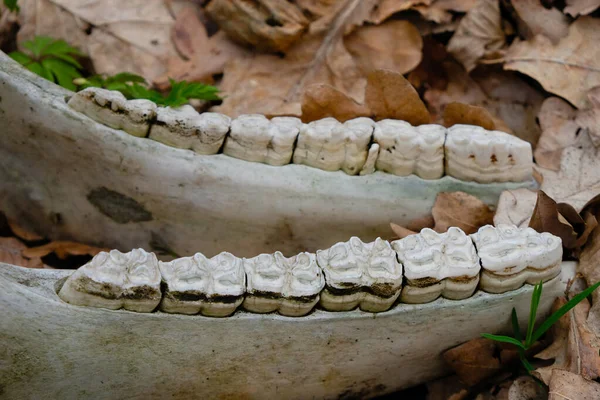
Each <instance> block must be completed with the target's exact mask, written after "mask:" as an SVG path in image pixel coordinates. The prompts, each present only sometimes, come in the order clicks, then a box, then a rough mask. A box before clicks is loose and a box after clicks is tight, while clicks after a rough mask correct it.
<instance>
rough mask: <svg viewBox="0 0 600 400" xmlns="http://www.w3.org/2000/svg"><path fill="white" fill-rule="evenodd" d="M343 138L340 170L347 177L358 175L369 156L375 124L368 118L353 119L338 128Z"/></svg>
mask: <svg viewBox="0 0 600 400" xmlns="http://www.w3.org/2000/svg"><path fill="white" fill-rule="evenodd" d="M337 129H340V130H341V131H342V134H343V136H344V148H345V155H344V162H343V164H342V170H343V171H344V172H345V173H347V174H348V175H358V174H359V173H360V172H361V170H362V169H363V167H364V166H365V163H366V161H367V158H368V155H369V143H370V142H371V137H372V136H373V130H374V129H375V123H374V122H373V120H372V119H370V118H364V117H360V118H354V119H351V120H349V121H346V122H344V124H343V125H342V126H341V127H338V128H337Z"/></svg>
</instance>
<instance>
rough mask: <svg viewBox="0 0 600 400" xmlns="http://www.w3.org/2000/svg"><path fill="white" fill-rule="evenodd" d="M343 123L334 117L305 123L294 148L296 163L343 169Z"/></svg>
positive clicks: (329, 168) (330, 169) (331, 169)
mask: <svg viewBox="0 0 600 400" xmlns="http://www.w3.org/2000/svg"><path fill="white" fill-rule="evenodd" d="M341 125H342V124H340V123H339V122H338V121H337V120H336V119H334V118H324V119H321V120H318V121H313V122H311V123H308V124H305V125H303V126H302V128H301V130H300V134H299V135H298V143H297V145H296V149H295V150H294V163H295V164H304V165H308V166H310V167H314V168H319V169H322V170H324V171H337V170H339V169H341V168H342V166H343V164H344V158H345V149H344V135H343V132H342V130H341Z"/></svg>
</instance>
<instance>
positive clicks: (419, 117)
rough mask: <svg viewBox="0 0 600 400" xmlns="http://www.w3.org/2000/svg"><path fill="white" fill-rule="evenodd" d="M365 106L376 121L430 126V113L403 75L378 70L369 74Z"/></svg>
mask: <svg viewBox="0 0 600 400" xmlns="http://www.w3.org/2000/svg"><path fill="white" fill-rule="evenodd" d="M365 104H366V105H367V106H368V107H369V108H370V109H371V112H372V114H373V115H374V116H375V119H376V120H381V119H385V118H392V119H401V120H404V121H407V122H409V123H410V124H412V125H421V124H428V123H429V122H430V121H431V117H430V115H429V111H427V108H426V107H425V104H423V102H422V101H421V98H420V97H419V94H418V93H417V91H416V90H415V88H414V87H413V86H412V85H411V84H410V82H408V81H407V80H406V79H405V78H404V77H403V76H402V75H401V74H399V73H397V72H393V71H388V70H377V71H373V72H371V73H370V74H369V76H368V78H367V89H366V91H365Z"/></svg>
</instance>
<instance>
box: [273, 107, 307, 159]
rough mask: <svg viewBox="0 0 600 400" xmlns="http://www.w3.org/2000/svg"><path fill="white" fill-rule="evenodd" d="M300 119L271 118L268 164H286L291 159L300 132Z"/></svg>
mask: <svg viewBox="0 0 600 400" xmlns="http://www.w3.org/2000/svg"><path fill="white" fill-rule="evenodd" d="M301 127H302V121H300V119H299V118H295V117H275V118H273V119H272V120H271V146H268V153H267V158H266V160H265V161H264V162H265V163H266V164H269V165H286V164H289V163H290V162H291V161H292V155H293V154H294V144H295V143H296V138H297V137H298V134H299V133H300V128H301Z"/></svg>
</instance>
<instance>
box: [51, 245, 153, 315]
mask: <svg viewBox="0 0 600 400" xmlns="http://www.w3.org/2000/svg"><path fill="white" fill-rule="evenodd" d="M58 295H59V297H60V298H61V299H62V300H64V301H66V302H67V303H71V304H74V305H78V306H88V307H100V308H109V309H111V310H118V309H120V308H124V309H126V310H130V311H137V312H151V311H153V310H154V309H155V308H156V307H157V306H158V304H159V302H160V299H161V289H160V272H159V270H158V260H157V258H156V256H155V255H154V254H153V253H147V252H145V251H144V250H142V249H136V250H133V251H131V252H129V253H125V254H123V253H121V252H119V251H117V250H112V251H111V252H110V253H106V252H101V253H99V254H97V255H96V256H95V257H94V258H93V259H92V260H91V261H90V262H89V263H87V264H85V265H84V266H82V267H81V268H79V269H78V270H77V271H75V272H74V273H73V274H72V275H71V276H70V277H69V278H68V279H67V281H66V282H65V284H64V285H63V287H62V288H61V289H60V291H59V293H58Z"/></svg>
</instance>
